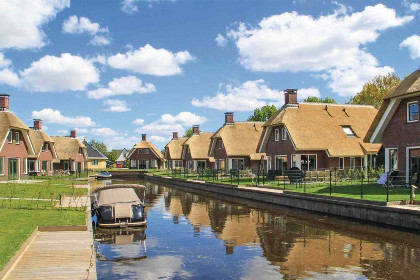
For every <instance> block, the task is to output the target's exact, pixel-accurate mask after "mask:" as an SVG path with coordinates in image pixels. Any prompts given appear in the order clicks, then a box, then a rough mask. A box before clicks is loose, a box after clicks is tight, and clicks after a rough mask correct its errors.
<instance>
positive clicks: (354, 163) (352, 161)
mask: <svg viewBox="0 0 420 280" xmlns="http://www.w3.org/2000/svg"><path fill="white" fill-rule="evenodd" d="M350 169H351V170H355V169H356V158H355V157H350Z"/></svg>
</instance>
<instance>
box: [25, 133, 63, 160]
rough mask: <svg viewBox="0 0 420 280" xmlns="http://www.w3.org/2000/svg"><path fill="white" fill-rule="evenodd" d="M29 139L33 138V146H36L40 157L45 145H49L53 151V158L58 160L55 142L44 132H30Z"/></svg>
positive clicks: (36, 152) (35, 148) (36, 151)
mask: <svg viewBox="0 0 420 280" xmlns="http://www.w3.org/2000/svg"><path fill="white" fill-rule="evenodd" d="M29 137H30V138H31V141H32V145H33V146H34V150H35V154H36V155H39V153H40V152H41V149H42V146H43V145H44V143H49V144H50V147H51V149H52V151H53V158H57V154H56V152H55V149H54V140H52V138H51V137H50V136H49V135H48V134H47V133H45V132H44V131H42V130H33V129H30V130H29Z"/></svg>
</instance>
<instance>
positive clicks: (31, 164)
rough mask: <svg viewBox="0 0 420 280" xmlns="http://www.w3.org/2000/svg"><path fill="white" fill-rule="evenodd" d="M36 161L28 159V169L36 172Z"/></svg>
mask: <svg viewBox="0 0 420 280" xmlns="http://www.w3.org/2000/svg"><path fill="white" fill-rule="evenodd" d="M36 169H37V168H36V161H35V160H28V171H29V172H35V171H36Z"/></svg>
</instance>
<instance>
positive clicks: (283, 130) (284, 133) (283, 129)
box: [281, 126, 287, 140]
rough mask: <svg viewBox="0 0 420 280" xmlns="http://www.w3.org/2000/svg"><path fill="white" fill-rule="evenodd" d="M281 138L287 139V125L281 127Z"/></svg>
mask: <svg viewBox="0 0 420 280" xmlns="http://www.w3.org/2000/svg"><path fill="white" fill-rule="evenodd" d="M281 139H282V140H286V139H287V129H286V127H285V126H283V128H282V129H281Z"/></svg>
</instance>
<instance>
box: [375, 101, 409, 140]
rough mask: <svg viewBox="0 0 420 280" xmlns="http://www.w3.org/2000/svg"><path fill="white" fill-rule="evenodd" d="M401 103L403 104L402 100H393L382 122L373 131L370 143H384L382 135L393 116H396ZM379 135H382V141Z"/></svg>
mask: <svg viewBox="0 0 420 280" xmlns="http://www.w3.org/2000/svg"><path fill="white" fill-rule="evenodd" d="M400 102H401V100H400V99H392V100H391V101H390V102H389V104H388V107H387V108H386V110H385V113H384V114H383V116H382V117H381V120H380V121H379V123H378V125H377V126H376V128H375V130H374V131H373V134H372V136H371V137H370V139H369V142H370V143H380V142H382V133H383V131H384V130H385V128H386V126H387V125H388V123H389V121H390V120H391V118H392V116H393V115H394V113H395V111H396V110H397V108H398V105H399V104H400ZM379 133H381V137H380V138H381V139H379Z"/></svg>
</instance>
